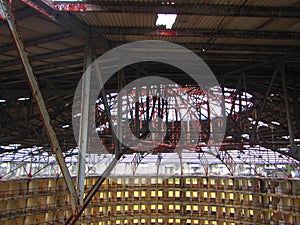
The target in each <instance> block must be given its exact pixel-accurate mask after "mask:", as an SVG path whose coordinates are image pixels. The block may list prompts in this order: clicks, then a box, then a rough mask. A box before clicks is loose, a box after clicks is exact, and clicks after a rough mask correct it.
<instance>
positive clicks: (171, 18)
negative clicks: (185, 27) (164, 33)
mask: <svg viewBox="0 0 300 225" xmlns="http://www.w3.org/2000/svg"><path fill="white" fill-rule="evenodd" d="M176 18H177V14H157V20H156V26H166V29H172V26H173V24H174V23H175V20H176Z"/></svg>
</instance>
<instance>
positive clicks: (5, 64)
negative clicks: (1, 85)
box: [0, 46, 84, 68]
mask: <svg viewBox="0 0 300 225" xmlns="http://www.w3.org/2000/svg"><path fill="white" fill-rule="evenodd" d="M83 51H84V48H83V47H82V46H80V47H75V48H68V49H64V50H59V51H53V52H50V53H44V54H39V55H34V56H31V57H29V60H30V61H31V62H32V61H40V60H43V59H49V58H57V57H61V56H65V55H72V54H76V53H80V52H83ZM20 63H21V60H11V61H5V62H1V63H0V68H2V67H10V66H15V65H18V64H20Z"/></svg>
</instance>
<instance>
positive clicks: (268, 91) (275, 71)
mask: <svg viewBox="0 0 300 225" xmlns="http://www.w3.org/2000/svg"><path fill="white" fill-rule="evenodd" d="M277 73H278V67H276V68H275V69H274V72H273V75H272V79H271V82H270V85H269V87H268V90H267V92H266V95H265V97H264V100H263V102H262V105H261V107H260V110H259V113H258V114H257V117H256V120H255V124H254V126H253V128H252V132H251V141H254V134H255V131H256V129H257V126H258V122H259V119H260V115H261V113H262V112H263V110H264V108H265V105H266V103H267V100H268V97H269V95H270V92H271V89H272V87H273V84H274V81H275V78H276V75H277Z"/></svg>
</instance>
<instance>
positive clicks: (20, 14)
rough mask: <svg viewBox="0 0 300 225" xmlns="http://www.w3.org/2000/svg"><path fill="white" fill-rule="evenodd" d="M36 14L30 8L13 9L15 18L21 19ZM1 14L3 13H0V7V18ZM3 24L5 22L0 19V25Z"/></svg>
mask: <svg viewBox="0 0 300 225" xmlns="http://www.w3.org/2000/svg"><path fill="white" fill-rule="evenodd" d="M36 14H37V12H36V11H35V10H33V9H31V8H25V9H24V8H22V9H19V10H17V11H15V17H16V20H23V19H26V18H28V17H31V16H35V15H36ZM1 16H4V15H3V14H2V13H1V8H0V18H1ZM3 19H4V18H3ZM4 24H6V23H5V21H0V26H1V25H4Z"/></svg>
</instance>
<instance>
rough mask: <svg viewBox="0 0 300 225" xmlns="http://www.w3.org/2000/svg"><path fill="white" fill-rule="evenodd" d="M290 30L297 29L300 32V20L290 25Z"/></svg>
mask: <svg viewBox="0 0 300 225" xmlns="http://www.w3.org/2000/svg"><path fill="white" fill-rule="evenodd" d="M288 31H297V32H300V20H299V21H298V22H297V23H296V24H294V25H292V26H290V27H289V29H288Z"/></svg>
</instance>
